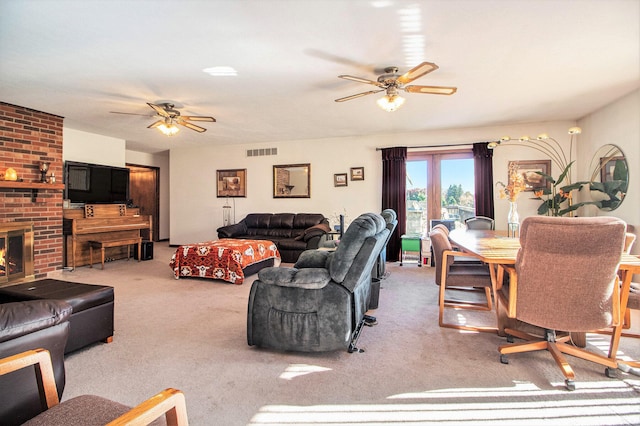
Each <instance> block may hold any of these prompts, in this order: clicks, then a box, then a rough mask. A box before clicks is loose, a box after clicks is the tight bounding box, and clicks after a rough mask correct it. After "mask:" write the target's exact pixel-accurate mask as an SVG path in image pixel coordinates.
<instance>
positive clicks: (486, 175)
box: [473, 142, 494, 219]
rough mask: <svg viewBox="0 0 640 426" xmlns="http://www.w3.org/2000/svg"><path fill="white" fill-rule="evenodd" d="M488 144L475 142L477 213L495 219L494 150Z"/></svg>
mask: <svg viewBox="0 0 640 426" xmlns="http://www.w3.org/2000/svg"><path fill="white" fill-rule="evenodd" d="M488 145H489V143H488V142H479V143H474V144H473V161H474V168H475V172H474V176H475V181H476V187H475V190H476V215H477V216H486V217H490V218H492V219H493V218H494V212H493V150H492V149H489V148H488Z"/></svg>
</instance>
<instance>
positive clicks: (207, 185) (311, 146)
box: [170, 137, 382, 244]
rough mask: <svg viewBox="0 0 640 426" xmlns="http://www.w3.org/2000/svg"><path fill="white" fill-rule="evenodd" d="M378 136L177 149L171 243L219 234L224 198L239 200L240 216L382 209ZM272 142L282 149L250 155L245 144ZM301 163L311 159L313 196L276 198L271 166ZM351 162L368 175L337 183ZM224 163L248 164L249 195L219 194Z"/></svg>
mask: <svg viewBox="0 0 640 426" xmlns="http://www.w3.org/2000/svg"><path fill="white" fill-rule="evenodd" d="M376 142H378V141H376V140H375V138H370V137H362V138H348V139H347V138H345V139H337V140H334V139H324V140H315V141H313V140H305V141H296V142H286V143H285V142H278V143H272V144H268V145H262V146H256V145H240V144H239V145H233V146H223V147H210V148H204V149H203V148H197V149H195V148H194V149H184V148H181V149H179V150H173V151H171V159H170V167H171V170H172V171H173V172H172V173H171V185H170V191H171V194H170V197H171V226H170V228H171V237H170V243H171V244H188V243H192V242H194V241H203V240H207V239H216V238H217V233H216V232H215V230H216V229H217V228H218V227H220V226H222V206H224V205H225V203H226V202H229V203H230V204H231V205H232V206H235V209H234V211H235V218H236V222H238V221H240V219H242V218H243V217H245V216H246V215H247V214H248V213H260V212H272V213H276V212H278V213H279V212H291V213H298V212H306V213H322V214H324V215H325V216H326V217H328V218H329V219H330V220H332V217H333V216H334V214H336V215H339V214H342V213H344V212H345V211H346V213H347V215H348V216H349V217H351V218H353V217H356V216H357V215H359V214H360V213H362V212H365V211H379V210H380V208H381V205H382V201H381V195H380V194H381V188H382V187H381V181H382V177H381V164H380V162H381V160H380V159H381V154H380V152H377V151H376V150H375V147H376ZM272 147H274V148H278V155H273V156H262V157H247V156H246V150H247V149H255V148H272ZM302 163H309V164H311V198H292V199H286V198H284V199H283V198H273V166H274V165H285V164H302ZM350 167H364V168H365V179H364V180H363V181H355V182H352V181H349V182H348V186H347V187H339V188H336V187H334V186H333V175H334V174H335V173H349V168H350ZM223 169H247V197H246V198H230V199H229V200H227V199H226V198H217V197H216V170H223ZM347 220H348V218H347ZM332 223H334V224H335V223H337V222H336V221H335V220H332Z"/></svg>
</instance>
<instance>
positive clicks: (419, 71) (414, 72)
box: [398, 62, 438, 84]
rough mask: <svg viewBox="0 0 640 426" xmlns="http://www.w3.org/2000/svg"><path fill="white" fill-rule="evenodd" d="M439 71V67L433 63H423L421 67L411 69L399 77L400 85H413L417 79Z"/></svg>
mask: <svg viewBox="0 0 640 426" xmlns="http://www.w3.org/2000/svg"><path fill="white" fill-rule="evenodd" d="M437 69H438V66H437V65H436V64H434V63H433V62H423V63H421V64H420V65H418V66H416V67H413V68H411V69H410V70H409V71H407V72H406V73H404V74H402V75H401V76H400V77H398V83H402V84H407V83H411V82H412V81H413V80H415V79H416V78H419V77H422V76H423V75H425V74H428V73H430V72H431V71H435V70H437Z"/></svg>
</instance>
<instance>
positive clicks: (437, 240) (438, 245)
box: [429, 227, 496, 332]
mask: <svg viewBox="0 0 640 426" xmlns="http://www.w3.org/2000/svg"><path fill="white" fill-rule="evenodd" d="M429 238H430V239H431V247H432V248H433V254H434V257H435V267H436V273H435V281H436V284H437V285H439V286H440V292H439V296H438V324H439V325H440V327H447V328H455V329H459V330H471V331H490V332H495V331H496V327H485V326H473V325H468V324H459V323H458V324H456V323H448V322H445V318H444V317H445V315H444V310H445V309H446V308H453V309H472V310H482V311H491V310H492V309H493V303H492V299H491V298H492V284H491V275H490V273H489V267H488V266H487V265H486V264H484V263H482V262H481V261H479V259H478V258H477V257H476V256H475V255H473V254H470V253H465V252H460V251H454V250H453V247H452V246H451V242H450V241H449V237H448V236H447V235H446V234H445V233H444V232H442V231H441V230H439V229H436V228H435V227H434V229H432V230H431V232H430V233H429ZM458 258H462V259H464V258H467V259H471V260H477V261H478V262H477V263H459V262H457V260H456V261H454V259H458ZM461 291H471V292H473V293H479V296H480V297H482V298H483V299H484V301H483V300H480V301H478V297H476V298H475V299H464V300H460V299H454V298H448V297H447V292H448V293H449V294H451V293H454V292H461Z"/></svg>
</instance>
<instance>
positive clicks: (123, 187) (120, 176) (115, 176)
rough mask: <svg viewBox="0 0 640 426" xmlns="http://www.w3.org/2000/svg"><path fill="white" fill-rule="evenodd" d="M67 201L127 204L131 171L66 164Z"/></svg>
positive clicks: (120, 168)
mask: <svg viewBox="0 0 640 426" xmlns="http://www.w3.org/2000/svg"><path fill="white" fill-rule="evenodd" d="M64 182H65V193H64V197H65V199H68V200H70V202H71V203H74V204H76V203H89V204H91V203H94V204H108V203H113V204H120V203H122V204H126V203H127V201H128V200H129V169H127V168H125V167H113V166H104V165H100V164H89V163H79V162H75V161H66V162H65V163H64Z"/></svg>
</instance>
